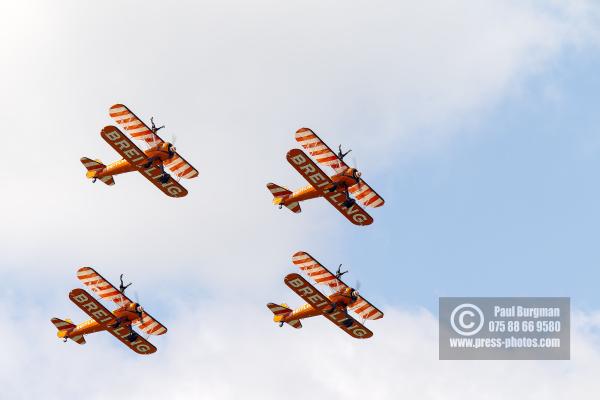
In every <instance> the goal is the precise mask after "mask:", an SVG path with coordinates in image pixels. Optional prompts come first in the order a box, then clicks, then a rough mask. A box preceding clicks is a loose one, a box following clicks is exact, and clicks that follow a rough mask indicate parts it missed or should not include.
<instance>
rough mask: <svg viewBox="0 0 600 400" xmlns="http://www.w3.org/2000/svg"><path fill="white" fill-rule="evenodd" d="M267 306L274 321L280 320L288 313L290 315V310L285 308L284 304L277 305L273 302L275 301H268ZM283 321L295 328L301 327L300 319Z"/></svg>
mask: <svg viewBox="0 0 600 400" xmlns="http://www.w3.org/2000/svg"><path fill="white" fill-rule="evenodd" d="M267 307H268V308H269V310H271V312H272V313H273V321H274V322H281V321H282V320H283V319H284V318H285V317H287V316H288V315H290V314H291V313H292V310H291V309H289V308H287V307H286V306H285V304H282V305H279V304H275V303H269V304H267ZM284 322H286V323H288V324H290V325H291V326H293V327H294V328H296V329H300V328H302V324H301V323H300V320H297V319H294V320H291V321H284Z"/></svg>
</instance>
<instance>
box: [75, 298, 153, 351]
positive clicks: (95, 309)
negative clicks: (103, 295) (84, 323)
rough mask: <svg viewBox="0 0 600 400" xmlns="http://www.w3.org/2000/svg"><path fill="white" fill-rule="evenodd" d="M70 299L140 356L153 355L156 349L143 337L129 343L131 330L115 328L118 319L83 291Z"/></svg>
mask: <svg viewBox="0 0 600 400" xmlns="http://www.w3.org/2000/svg"><path fill="white" fill-rule="evenodd" d="M69 298H70V299H71V301H72V302H73V303H75V305H76V306H77V307H79V308H80V309H81V311H83V312H84V313H86V314H87V315H89V316H90V317H91V318H92V319H93V320H94V321H96V322H97V323H98V324H100V325H101V326H102V327H103V328H104V329H106V330H107V331H108V332H109V333H110V334H111V335H113V336H114V337H116V338H117V339H119V341H120V342H121V343H123V344H124V345H125V346H127V347H129V348H130V349H131V350H133V351H135V352H136V353H138V354H152V353H154V352H155V351H156V347H154V345H153V344H152V343H150V342H148V341H147V340H146V339H144V338H143V337H141V336H139V335H138V336H137V338H136V339H135V340H133V341H129V339H128V336H129V333H130V331H129V329H128V328H127V327H126V326H118V327H116V328H115V327H114V324H115V322H116V317H115V316H114V314H113V313H111V312H110V311H108V310H107V309H106V307H104V306H103V305H102V304H100V302H99V301H98V300H96V299H95V298H94V297H93V296H92V295H91V294H89V293H88V292H86V291H85V290H83V289H73V290H71V292H70V293H69Z"/></svg>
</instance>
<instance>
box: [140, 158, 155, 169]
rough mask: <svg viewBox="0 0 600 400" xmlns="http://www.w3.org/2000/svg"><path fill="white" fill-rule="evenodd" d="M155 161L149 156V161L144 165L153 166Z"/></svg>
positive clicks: (145, 166) (146, 166)
mask: <svg viewBox="0 0 600 400" xmlns="http://www.w3.org/2000/svg"><path fill="white" fill-rule="evenodd" d="M153 162H154V158H153V157H150V158H148V162H147V163H146V164H144V165H142V167H144V168H150V167H151V166H152V163H153Z"/></svg>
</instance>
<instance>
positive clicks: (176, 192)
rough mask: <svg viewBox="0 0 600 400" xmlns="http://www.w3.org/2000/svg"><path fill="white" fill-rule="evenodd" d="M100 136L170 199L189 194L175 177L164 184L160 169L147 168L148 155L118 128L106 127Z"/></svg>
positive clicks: (154, 167)
mask: <svg viewBox="0 0 600 400" xmlns="http://www.w3.org/2000/svg"><path fill="white" fill-rule="evenodd" d="M100 136H102V138H103V139H104V140H105V141H106V143H108V144H109V145H110V146H111V147H112V148H113V149H115V151H116V152H117V153H119V155H120V156H121V157H123V159H124V160H126V161H127V162H128V163H130V164H131V165H133V166H134V167H135V168H136V169H137V170H138V172H139V173H140V174H142V175H143V176H144V177H145V178H146V179H148V180H149V181H150V182H152V184H153V185H154V186H156V187H157V188H159V189H160V190H161V191H162V192H163V193H164V194H166V195H167V196H169V197H183V196H185V195H187V194H188V192H187V190H186V189H185V188H184V187H183V186H181V185H180V184H179V182H177V181H176V180H175V179H173V177H169V179H168V180H166V181H165V182H164V183H163V182H162V179H161V178H162V176H163V173H162V171H161V170H160V168H158V167H156V166H151V167H149V168H145V167H144V165H145V164H147V163H148V161H149V159H148V157H147V156H146V154H145V153H144V152H143V151H142V150H140V148H139V147H137V146H136V145H135V144H134V143H133V142H132V141H131V139H129V138H128V137H127V136H125V134H123V132H121V131H120V130H119V128H117V127H116V126H112V125H110V126H106V127H104V129H102V132H100Z"/></svg>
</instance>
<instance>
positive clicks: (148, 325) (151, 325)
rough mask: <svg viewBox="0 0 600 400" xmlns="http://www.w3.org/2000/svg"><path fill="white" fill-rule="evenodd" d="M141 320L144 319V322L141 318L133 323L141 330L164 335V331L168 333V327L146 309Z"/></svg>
mask: <svg viewBox="0 0 600 400" xmlns="http://www.w3.org/2000/svg"><path fill="white" fill-rule="evenodd" d="M141 320H142V321H144V323H143V324H142V323H140V320H139V319H136V320H135V321H133V325H135V326H137V327H138V328H140V330H141V331H144V332H146V333H147V334H149V335H162V334H163V333H167V328H166V327H165V326H164V325H163V324H161V323H160V322H158V321H157V320H155V319H154V318H153V317H152V316H151V315H150V314H148V313H147V312H146V311H143V312H142V319H141Z"/></svg>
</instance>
